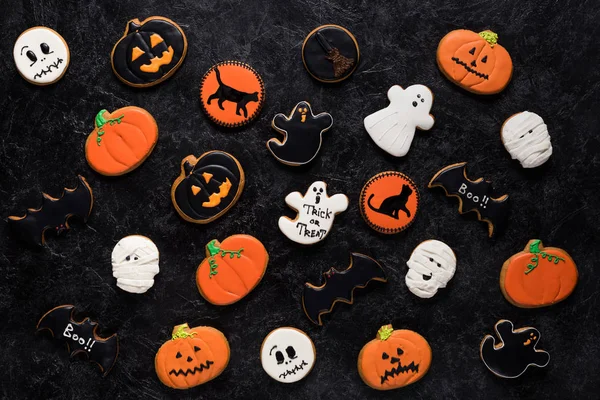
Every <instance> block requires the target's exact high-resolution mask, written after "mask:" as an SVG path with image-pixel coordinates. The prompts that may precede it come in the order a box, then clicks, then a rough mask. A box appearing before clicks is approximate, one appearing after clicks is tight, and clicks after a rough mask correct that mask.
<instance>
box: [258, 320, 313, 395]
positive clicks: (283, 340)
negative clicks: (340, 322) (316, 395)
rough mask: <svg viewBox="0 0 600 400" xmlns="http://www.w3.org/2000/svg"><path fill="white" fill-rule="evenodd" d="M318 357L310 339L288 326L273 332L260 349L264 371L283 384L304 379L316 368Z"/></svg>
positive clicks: (298, 330)
mask: <svg viewBox="0 0 600 400" xmlns="http://www.w3.org/2000/svg"><path fill="white" fill-rule="evenodd" d="M316 356H317V352H316V350H315V345H314V344H313V341H312V340H311V339H310V337H308V335H307V334H306V333H304V332H303V331H301V330H300V329H296V328H292V327H288V326H285V327H281V328H277V329H275V330H273V331H271V332H270V333H269V334H268V335H267V337H265V340H264V341H263V343H262V346H261V348H260V362H261V364H262V367H263V369H264V370H265V372H266V373H267V374H268V375H269V376H270V377H271V378H273V379H275V380H276V381H278V382H282V383H294V382H298V381H299V380H302V379H304V377H306V376H307V375H308V374H309V373H310V371H311V370H312V368H313V367H314V365H315V359H316Z"/></svg>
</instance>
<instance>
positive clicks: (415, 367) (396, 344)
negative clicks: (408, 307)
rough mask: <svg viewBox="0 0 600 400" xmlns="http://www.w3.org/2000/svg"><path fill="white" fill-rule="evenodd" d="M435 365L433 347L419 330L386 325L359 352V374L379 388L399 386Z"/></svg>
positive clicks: (412, 380)
mask: <svg viewBox="0 0 600 400" xmlns="http://www.w3.org/2000/svg"><path fill="white" fill-rule="evenodd" d="M430 365H431V347H429V343H427V340H425V338H424V337H423V336H421V335H419V334H418V333H417V332H413V331H409V330H407V329H396V330H394V328H392V325H384V326H382V327H381V328H380V329H379V330H378V331H377V336H376V337H375V339H373V340H371V341H370V342H369V343H367V344H365V345H364V346H363V348H362V349H361V350H360V353H359V354H358V374H359V375H360V377H361V378H362V380H363V382H365V383H366V384H367V385H369V386H370V387H372V388H373V389H377V390H391V389H398V388H401V387H403V386H407V385H410V384H411V383H415V382H416V381H418V380H419V379H421V378H423V376H425V374H426V373H427V371H429V366H430Z"/></svg>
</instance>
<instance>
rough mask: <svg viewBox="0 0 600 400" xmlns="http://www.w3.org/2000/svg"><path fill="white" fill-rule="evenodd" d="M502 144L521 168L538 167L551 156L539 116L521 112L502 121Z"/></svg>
mask: <svg viewBox="0 0 600 400" xmlns="http://www.w3.org/2000/svg"><path fill="white" fill-rule="evenodd" d="M500 135H501V137H502V143H504V147H506V150H508V152H509V153H510V156H511V157H512V159H513V160H519V162H520V163H521V166H523V168H535V167H539V166H540V165H542V164H543V163H545V162H546V161H548V159H549V158H550V156H551V155H552V143H551V142H550V135H549V134H548V127H547V126H546V124H545V123H544V120H543V119H542V117H540V116H539V115H537V114H535V113H532V112H529V111H523V112H520V113H518V114H515V115H513V116H512V117H510V118H508V119H507V120H506V121H504V124H503V125H502V130H501V132H500Z"/></svg>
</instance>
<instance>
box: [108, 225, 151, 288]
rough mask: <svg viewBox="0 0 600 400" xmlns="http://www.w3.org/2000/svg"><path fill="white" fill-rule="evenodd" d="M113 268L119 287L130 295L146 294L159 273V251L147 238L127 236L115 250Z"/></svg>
mask: <svg viewBox="0 0 600 400" xmlns="http://www.w3.org/2000/svg"><path fill="white" fill-rule="evenodd" d="M112 267H113V276H114V277H115V278H117V286H118V287H120V288H121V289H123V290H125V291H126V292H129V293H145V292H146V291H147V290H148V289H150V288H151V287H152V285H154V275H156V274H158V272H159V268H158V249H157V248H156V245H155V244H154V242H152V240H150V239H148V238H147V237H145V236H141V235H131V236H126V237H124V238H123V239H121V240H119V242H118V243H117V245H116V246H115V248H114V249H113V252H112Z"/></svg>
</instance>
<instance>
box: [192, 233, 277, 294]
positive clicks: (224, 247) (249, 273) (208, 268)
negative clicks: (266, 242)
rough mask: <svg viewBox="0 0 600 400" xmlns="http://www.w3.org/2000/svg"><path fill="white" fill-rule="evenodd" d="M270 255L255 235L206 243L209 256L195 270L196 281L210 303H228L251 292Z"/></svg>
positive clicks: (231, 237)
mask: <svg viewBox="0 0 600 400" xmlns="http://www.w3.org/2000/svg"><path fill="white" fill-rule="evenodd" d="M268 262H269V254H268V253H267V249H265V246H263V244H262V243H261V242H260V241H259V240H258V239H256V238H255V237H253V236H250V235H233V236H229V237H228V238H227V239H225V240H223V241H222V242H219V241H218V240H216V239H213V240H211V241H210V242H208V244H207V245H206V258H205V259H204V260H203V261H202V262H201V263H200V265H199V266H198V269H197V270H196V284H197V285H198V290H199V291H200V294H201V295H202V297H204V298H205V299H206V301H208V302H209V303H212V304H215V305H218V306H225V305H228V304H233V303H235V302H237V301H239V300H241V299H242V297H244V296H246V295H247V294H248V293H250V292H251V291H252V290H253V289H254V288H255V287H256V286H257V285H258V284H259V283H260V281H261V280H262V278H263V276H264V275H265V271H266V270H267V264H268Z"/></svg>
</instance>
